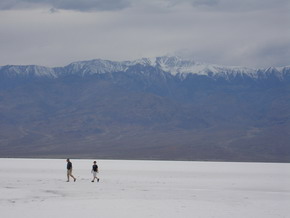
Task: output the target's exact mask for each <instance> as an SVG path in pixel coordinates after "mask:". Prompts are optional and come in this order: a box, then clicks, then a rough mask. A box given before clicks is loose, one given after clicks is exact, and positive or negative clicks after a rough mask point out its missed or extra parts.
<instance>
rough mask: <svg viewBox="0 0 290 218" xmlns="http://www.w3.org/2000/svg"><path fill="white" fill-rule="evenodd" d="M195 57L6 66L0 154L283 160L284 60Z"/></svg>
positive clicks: (289, 106)
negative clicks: (272, 63) (274, 63)
mask: <svg viewBox="0 0 290 218" xmlns="http://www.w3.org/2000/svg"><path fill="white" fill-rule="evenodd" d="M200 66H201V64H198V63H195V62H194V61H189V60H182V59H180V58H177V57H159V58H155V59H141V60H136V61H125V62H113V61H104V60H92V61H82V62H75V63H72V64H70V65H68V66H65V67H59V68H46V67H39V66H3V67H1V68H0V121H1V122H0V147H1V154H0V155H1V156H2V157H9V156H13V157H23V156H25V157H28V156H32V157H41V156H42V157H43V156H45V157H66V156H72V157H94V158H126V159H128V158H129V159H182V160H185V159H186V160H227V161H281V162H283V161H287V160H289V158H290V146H289V145H290V143H289V142H290V136H289V130H290V86H289V84H290V79H289V78H290V76H289V75H290V68H289V67H284V68H269V69H264V70H263V69H256V70H255V69H254V70H252V69H248V68H233V67H219V68H218V67H213V65H204V66H206V67H204V68H203V69H201V67H200ZM194 67H197V68H199V69H200V71H197V70H196V71H194V70H193V69H194ZM197 68H195V69H197ZM189 69H191V70H189Z"/></svg>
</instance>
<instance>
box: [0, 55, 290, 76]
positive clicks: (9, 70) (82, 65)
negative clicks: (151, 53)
mask: <svg viewBox="0 0 290 218" xmlns="http://www.w3.org/2000/svg"><path fill="white" fill-rule="evenodd" d="M134 66H142V67H143V68H146V67H151V68H152V67H153V68H155V69H157V70H159V71H160V70H161V71H163V72H167V73H169V74H171V75H172V76H175V77H178V78H180V79H185V78H186V77H187V76H188V75H203V76H208V77H211V78H219V77H223V78H225V79H230V78H235V77H237V76H240V77H250V78H254V79H258V78H267V77H269V76H275V77H277V78H279V79H283V78H284V77H285V76H286V75H289V73H290V67H289V66H288V67H270V68H268V69H254V68H247V67H238V66H219V65H213V64H203V63H198V62H195V61H194V60H190V59H182V58H180V57H176V56H171V57H168V56H163V57H156V58H142V59H138V60H134V61H120V62H118V61H110V60H102V59H95V60H90V61H78V62H73V63H71V64H69V65H67V66H65V67H56V68H49V67H43V66H35V65H29V66H16V65H7V66H3V67H0V73H1V74H6V75H8V76H16V75H21V76H28V75H34V76H45V77H52V78H56V77H59V76H63V75H69V74H72V75H81V76H85V75H92V74H105V73H117V72H126V71H128V70H129V69H131V68H132V67H134Z"/></svg>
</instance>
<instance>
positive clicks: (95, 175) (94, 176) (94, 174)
mask: <svg viewBox="0 0 290 218" xmlns="http://www.w3.org/2000/svg"><path fill="white" fill-rule="evenodd" d="M96 177H97V172H95V171H94V172H93V180H92V182H94V181H95V178H96Z"/></svg>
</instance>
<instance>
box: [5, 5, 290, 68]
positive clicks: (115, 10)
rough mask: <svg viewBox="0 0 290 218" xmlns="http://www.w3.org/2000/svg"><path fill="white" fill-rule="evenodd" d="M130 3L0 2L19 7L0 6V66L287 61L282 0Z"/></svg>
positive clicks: (288, 31) (288, 39) (289, 18)
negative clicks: (160, 59)
mask: <svg viewBox="0 0 290 218" xmlns="http://www.w3.org/2000/svg"><path fill="white" fill-rule="evenodd" d="M130 1H131V2H129V0H128V1H116V0H115V1H113V0H105V1H102V4H104V5H102V4H101V1H81V0H78V1H75V0H72V1H62V3H59V2H61V1H59V2H57V1H56V0H51V1H48V0H42V1H40V0H39V1H37V0H26V1H24V0H22V1H20V0H9V1H6V0H2V1H0V7H2V9H4V8H9V7H10V8H17V7H18V8H25V9H26V10H5V11H0V14H1V19H0V27H1V28H0V50H1V52H0V66H1V65H6V64H39V65H45V66H63V65H65V64H69V63H70V62H73V61H78V60H87V59H94V58H104V59H110V60H132V59H137V58H142V57H156V56H160V55H164V54H174V53H175V52H178V53H179V54H180V53H182V54H184V55H186V56H188V57H193V58H195V59H196V60H197V61H200V62H207V63H213V64H220V65H241V66H248V67H268V66H280V65H289V64H290V60H289V49H290V48H289V45H290V28H289V23H290V15H289V9H290V8H289V3H290V1H288V0H287V1H285V0H205V1H202V0H192V1H190V0H138V1H137V0H136V1H132V0H130ZM73 2H74V4H72V3H73ZM92 2H95V3H96V2H97V3H99V4H96V5H94V6H90V5H91V3H92ZM288 2H289V3H288ZM4 3H6V4H4ZM8 3H9V4H10V5H9V4H8ZM16 3H17V4H16ZM27 4H28V5H27ZM80 4H82V6H81V5H80ZM113 4H115V5H113ZM20 6H21V7H20ZM97 6H98V7H97ZM31 8H37V10H35V9H34V10H31ZM122 8H123V9H124V10H119V9H122ZM43 9H44V10H43ZM64 9H66V10H64ZM76 10H78V11H88V10H95V11H97V13H78V12H76ZM99 11H102V12H101V13H99ZM56 12H60V13H56Z"/></svg>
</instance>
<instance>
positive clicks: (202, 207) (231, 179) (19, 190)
mask: <svg viewBox="0 0 290 218" xmlns="http://www.w3.org/2000/svg"><path fill="white" fill-rule="evenodd" d="M92 161H93V160H72V162H73V166H74V171H73V173H74V174H75V176H76V177H77V181H76V182H69V183H67V182H65V181H66V170H65V167H66V162H65V160H48V159H44V160H40V159H0V175H1V177H0V214H1V217H3V218H10V217H12V218H16V217H17V218H18V217H29V218H34V217H37V218H40V217H41V218H46V217H47V218H51V217H72V218H86V217H101V218H115V217H116V218H135V217H137V218H145V217H146V218H148V217H154V218H177V217H178V218H187V217H188V218H192V217H202V218H203V217H206V218H207V217H211V218H212V217H216V218H251V217H253V218H270V217H271V218H278V217H284V218H286V217H287V218H288V217H290V207H289V205H290V164H275V163H216V162H181V161H180V162H173V161H121V160H98V165H99V167H100V174H99V176H100V178H101V180H100V182H99V183H96V182H95V183H92V182H91V176H92V175H91V173H90V170H91V165H92Z"/></svg>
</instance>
